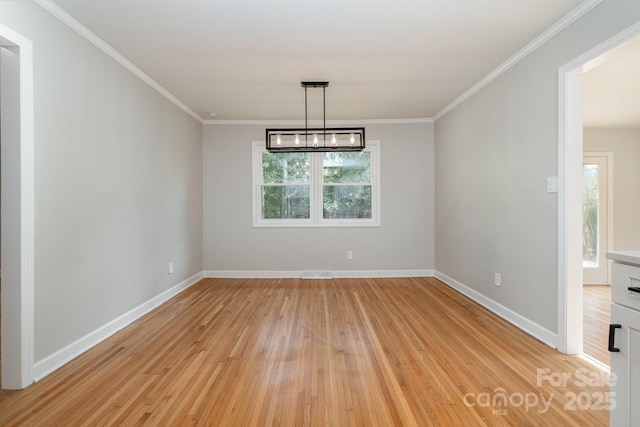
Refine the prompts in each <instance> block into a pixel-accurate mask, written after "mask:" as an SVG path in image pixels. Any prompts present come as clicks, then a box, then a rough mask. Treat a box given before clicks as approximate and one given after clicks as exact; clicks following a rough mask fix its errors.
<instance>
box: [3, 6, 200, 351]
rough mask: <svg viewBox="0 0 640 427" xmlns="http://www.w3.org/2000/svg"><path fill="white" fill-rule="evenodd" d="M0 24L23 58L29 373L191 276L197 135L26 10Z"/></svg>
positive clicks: (135, 83) (48, 19)
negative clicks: (31, 221) (26, 59)
mask: <svg viewBox="0 0 640 427" xmlns="http://www.w3.org/2000/svg"><path fill="white" fill-rule="evenodd" d="M0 23H1V24H3V25H5V26H7V27H9V28H11V29H12V30H14V31H16V32H17V33H19V34H21V35H23V36H25V37H27V38H29V39H30V40H32V41H33V46H34V76H35V77H34V78H35V82H34V84H35V94H34V97H35V99H34V105H35V159H36V161H35V206H36V212H35V216H36V224H35V236H36V237H35V241H36V253H35V269H36V271H35V277H36V279H35V360H36V362H38V361H40V360H42V359H44V358H47V357H48V356H50V355H52V354H53V353H55V352H57V351H59V350H60V349H62V348H64V347H65V346H67V345H69V344H71V343H73V342H74V341H76V340H78V339H80V338H82V337H84V336H85V335H87V334H89V333H91V332H92V331H95V330H97V329H98V328H100V327H102V326H104V325H105V324H107V323H108V322H110V321H112V320H113V319H115V318H117V317H118V316H121V315H122V314H124V313H126V312H127V311H129V310H131V309H132V308H134V307H136V306H138V305H140V304H142V303H144V302H146V301H148V300H149V299H151V298H153V297H155V296H157V295H158V294H160V293H162V292H163V291H165V290H167V289H169V288H170V287H172V286H174V285H176V284H177V283H180V282H182V281H184V280H185V279H186V278H188V277H190V276H192V275H194V274H196V273H198V272H200V271H202V162H201V154H202V151H201V149H202V126H201V124H200V123H199V122H197V121H196V120H194V119H193V118H192V117H190V116H189V115H187V114H186V113H185V112H183V111H182V110H180V109H178V108H177V107H176V106H175V105H173V104H172V103H170V102H169V101H167V100H166V98H164V97H162V96H161V95H160V94H158V93H157V92H156V91H155V90H153V89H152V88H151V87H149V86H148V85H146V84H145V83H143V82H142V81H141V80H139V79H138V78H137V77H135V76H134V75H133V74H131V73H130V72H129V71H127V70H125V69H124V68H123V67H122V66H120V65H119V64H117V63H116V62H115V61H113V60H112V59H110V58H109V57H107V56H106V55H105V54H104V53H102V52H101V51H99V50H98V49H97V48H96V47H94V46H93V45H92V44H90V43H89V42H88V41H87V40H85V39H84V38H83V37H81V36H80V35H78V34H77V33H75V32H74V31H72V30H71V29H70V28H68V27H67V26H66V25H64V24H63V23H61V22H60V21H59V20H57V19H56V18H54V17H53V16H52V15H50V14H49V13H48V12H46V11H44V10H43V9H42V8H40V7H39V6H38V5H36V4H35V3H33V2H25V1H17V2H0ZM170 261H173V262H174V266H175V273H174V274H173V275H168V274H167V263H168V262H170Z"/></svg>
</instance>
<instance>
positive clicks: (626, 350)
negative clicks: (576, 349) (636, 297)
mask: <svg viewBox="0 0 640 427" xmlns="http://www.w3.org/2000/svg"><path fill="white" fill-rule="evenodd" d="M611 324H612V325H614V326H615V325H620V328H617V329H615V339H614V342H613V346H614V347H615V348H617V349H619V350H620V351H619V352H612V353H611V392H612V395H611V406H612V410H611V422H610V425H611V426H615V427H618V426H640V403H639V402H640V311H637V310H632V309H630V308H627V307H623V306H621V305H618V304H612V305H611ZM612 333H613V331H612ZM612 336H613V335H612ZM613 393H615V394H613ZM614 402H615V404H614ZM614 405H615V406H614Z"/></svg>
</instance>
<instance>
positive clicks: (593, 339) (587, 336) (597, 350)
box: [582, 285, 611, 366]
mask: <svg viewBox="0 0 640 427" xmlns="http://www.w3.org/2000/svg"><path fill="white" fill-rule="evenodd" d="M583 298H584V303H583V304H584V313H583V324H582V325H583V331H584V333H583V337H584V338H583V347H584V353H585V354H587V355H589V356H591V357H593V358H594V359H596V360H598V361H600V362H602V363H604V364H605V365H607V366H609V364H610V363H611V356H610V355H609V351H608V350H607V348H608V342H609V323H611V286H609V285H585V286H583Z"/></svg>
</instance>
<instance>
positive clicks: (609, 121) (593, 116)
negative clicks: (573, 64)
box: [583, 37, 640, 129]
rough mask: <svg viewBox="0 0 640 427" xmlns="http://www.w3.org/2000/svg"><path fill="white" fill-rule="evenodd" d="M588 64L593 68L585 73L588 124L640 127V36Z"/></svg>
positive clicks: (585, 114) (584, 86) (585, 116)
mask: <svg viewBox="0 0 640 427" xmlns="http://www.w3.org/2000/svg"><path fill="white" fill-rule="evenodd" d="M591 67H595V68H591ZM585 68H586V69H589V71H587V72H585V73H584V75H583V88H584V93H583V105H584V111H583V119H584V125H585V127H588V128H598V127H613V128H636V129H637V128H640V78H638V76H640V37H636V38H634V39H632V40H630V41H628V42H626V43H624V44H622V45H620V46H619V47H617V48H615V49H614V50H612V51H611V52H608V53H607V54H605V55H603V56H602V57H601V58H598V59H596V60H595V61H594V63H593V64H589V65H588V66H587V67H585Z"/></svg>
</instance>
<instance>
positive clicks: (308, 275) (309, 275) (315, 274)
mask: <svg viewBox="0 0 640 427" xmlns="http://www.w3.org/2000/svg"><path fill="white" fill-rule="evenodd" d="M302 278H303V279H333V274H331V272H330V271H303V272H302Z"/></svg>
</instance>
